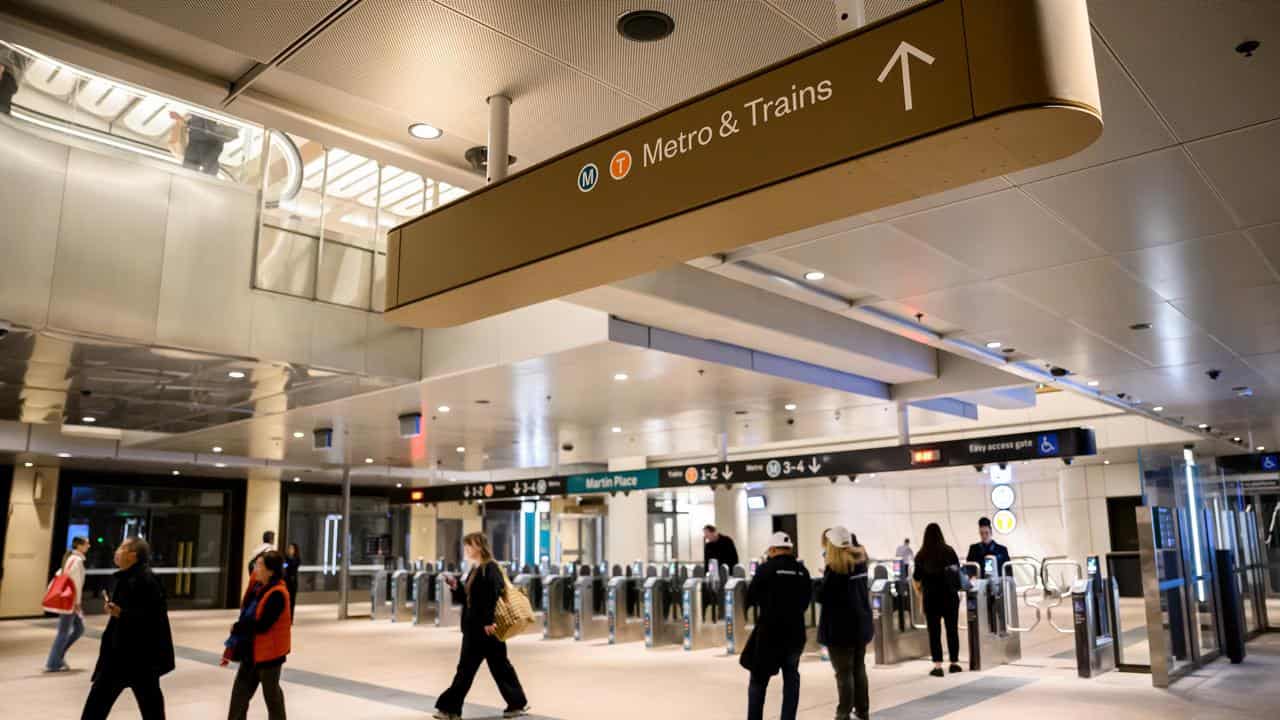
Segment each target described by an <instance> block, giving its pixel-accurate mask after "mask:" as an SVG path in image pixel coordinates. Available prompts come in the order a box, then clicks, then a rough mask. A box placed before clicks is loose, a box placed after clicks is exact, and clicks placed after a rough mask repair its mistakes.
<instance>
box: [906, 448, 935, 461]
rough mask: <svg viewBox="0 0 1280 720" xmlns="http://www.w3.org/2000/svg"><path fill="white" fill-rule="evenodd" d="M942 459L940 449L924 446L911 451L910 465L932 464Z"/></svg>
mask: <svg viewBox="0 0 1280 720" xmlns="http://www.w3.org/2000/svg"><path fill="white" fill-rule="evenodd" d="M941 459H942V451H941V450H939V449H938V448H924V449H921V450H912V451H911V464H912V465H932V464H933V463H936V462H938V461H939V460H941Z"/></svg>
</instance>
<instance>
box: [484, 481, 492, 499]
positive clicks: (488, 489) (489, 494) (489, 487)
mask: <svg viewBox="0 0 1280 720" xmlns="http://www.w3.org/2000/svg"><path fill="white" fill-rule="evenodd" d="M484 496H485V497H487V498H491V497H493V485H489V484H486V485H485V486H484Z"/></svg>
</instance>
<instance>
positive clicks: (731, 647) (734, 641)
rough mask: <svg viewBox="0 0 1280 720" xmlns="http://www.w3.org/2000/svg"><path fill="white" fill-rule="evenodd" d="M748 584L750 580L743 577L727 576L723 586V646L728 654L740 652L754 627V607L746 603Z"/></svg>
mask: <svg viewBox="0 0 1280 720" xmlns="http://www.w3.org/2000/svg"><path fill="white" fill-rule="evenodd" d="M738 567H742V566H741V565H739V566H738ZM750 586H751V581H750V580H748V579H746V578H743V577H732V578H729V582H728V583H726V584H725V586H724V646H725V651H726V652H727V653H728V654H729V655H739V654H741V653H742V647H743V646H744V645H746V644H747V638H749V637H751V631H752V629H754V628H755V620H756V609H755V608H754V607H751V606H750V605H748V604H747V589H748V588H749V587H750Z"/></svg>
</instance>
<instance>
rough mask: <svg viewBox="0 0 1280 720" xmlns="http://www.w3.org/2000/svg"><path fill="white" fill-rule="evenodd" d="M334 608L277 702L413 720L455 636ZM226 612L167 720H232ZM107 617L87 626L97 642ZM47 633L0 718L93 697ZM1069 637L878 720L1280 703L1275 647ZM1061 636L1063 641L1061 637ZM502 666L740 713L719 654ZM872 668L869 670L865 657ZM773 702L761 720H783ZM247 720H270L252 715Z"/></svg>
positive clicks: (901, 677)
mask: <svg viewBox="0 0 1280 720" xmlns="http://www.w3.org/2000/svg"><path fill="white" fill-rule="evenodd" d="M333 614H334V610H333V608H332V607H331V606H328V607H325V606H312V607H303V608H299V617H298V625H297V627H296V630H295V637H294V654H293V655H292V656H290V659H289V662H288V664H287V666H286V667H287V671H288V672H287V673H286V677H285V680H286V683H285V693H286V696H287V699H288V705H289V713H290V716H291V717H293V718H295V719H296V718H317V719H320V718H323V719H325V720H328V719H329V718H335V719H342V720H363V719H364V718H370V719H372V718H379V719H386V720H395V719H398V718H422V717H425V716H427V715H428V714H429V709H430V707H431V705H432V703H433V702H434V698H435V696H436V694H438V693H439V692H440V691H441V690H442V689H443V688H444V687H445V686H446V685H447V684H448V682H449V678H450V676H451V675H452V671H453V665H454V663H455V662H456V660H457V649H458V640H459V635H458V633H457V632H456V631H449V630H443V629H437V628H419V627H413V626H408V625H394V626H393V625H391V624H390V623H386V622H379V623H374V622H372V621H369V620H350V621H347V622H342V623H340V622H337V621H335V620H333V619H332V618H333ZM231 619H232V613H230V612H225V611H218V612H186V613H174V614H173V616H172V620H173V627H174V634H175V641H176V642H177V644H178V645H179V646H180V647H181V648H182V649H181V650H180V651H179V659H178V669H177V670H176V671H175V672H173V673H172V674H170V675H168V676H167V677H165V679H164V680H163V683H162V684H163V687H164V691H165V694H166V697H167V698H168V709H169V717H171V718H179V719H181V720H206V719H207V720H212V719H214V718H219V719H220V718H223V717H225V716H226V702H227V697H228V693H229V692H230V688H231V680H232V672H231V671H230V670H227V669H221V668H218V667H217V666H216V658H217V655H218V653H219V651H220V648H221V642H222V639H223V637H224V635H225V631H226V629H227V627H228V625H229V624H230V622H231ZM101 624H102V622H101V620H92V621H91V622H90V627H91V629H93V628H100V627H101ZM52 638H53V626H52V623H51V622H49V621H10V622H4V623H0V720H9V719H11V718H12V719H15V720H16V719H21V720H27V719H28V718H34V717H40V718H75V717H78V716H79V712H80V706H81V703H82V702H83V700H84V696H85V693H86V691H87V688H88V683H89V677H88V672H86V671H85V670H83V669H85V668H89V667H91V666H92V663H93V660H94V658H95V656H96V653H97V648H98V642H97V640H96V638H95V637H94V636H93V634H92V633H91V634H90V635H89V636H86V637H85V638H84V639H83V640H81V641H80V643H78V644H77V645H76V647H75V648H73V649H72V651H71V654H70V656H69V662H70V664H71V665H72V667H74V668H79V669H81V670H78V671H76V672H73V673H69V674H63V675H52V676H46V675H42V674H41V673H40V667H41V665H42V662H43V659H44V656H45V653H46V652H47V650H48V645H49V642H50V641H51V640H52ZM1063 639H1064V638H1054V637H1052V636H1051V635H1043V636H1042V635H1041V634H1037V635H1036V636H1035V638H1029V642H1028V643H1027V645H1026V646H1025V647H1024V652H1023V655H1024V659H1023V661H1022V662H1020V663H1019V664H1017V665H1012V666H1003V667H999V668H996V669H993V670H990V671H986V672H982V673H964V674H961V675H956V676H949V677H947V678H944V679H934V678H929V677H927V676H926V675H925V673H926V672H927V671H928V665H927V664H926V663H922V662H912V663H906V664H904V665H900V666H896V667H892V668H884V669H882V668H874V669H872V670H871V673H870V675H871V688H872V689H871V699H872V712H873V715H874V716H876V717H879V718H885V719H886V720H924V719H925V718H935V717H944V716H945V717H947V718H954V719H956V720H966V719H967V718H974V719H975V720H976V719H978V718H982V719H983V720H989V718H991V717H1034V718H1035V719H1036V720H1057V719H1058V718H1062V719H1063V720H1067V719H1068V718H1071V719H1073V720H1074V719H1076V718H1082V717H1084V718H1111V717H1123V718H1126V719H1128V718H1133V719H1141V718H1153V719H1154V718H1159V719H1160V720H1178V719H1180V718H1188V719H1190V718H1196V719H1197V720H1202V719H1205V720H1209V719H1214V718H1233V719H1238V718H1274V717H1276V714H1275V708H1276V707H1278V706H1280V683H1276V682H1275V681H1274V678H1276V677H1278V676H1280V635H1272V636H1267V637H1264V638H1262V639H1260V640H1258V641H1255V642H1254V643H1251V644H1250V646H1249V657H1248V658H1247V659H1246V661H1245V663H1244V664H1243V665H1241V666H1231V665H1229V664H1227V663H1226V662H1225V661H1219V662H1217V663H1214V664H1212V665H1210V666H1209V667H1207V668H1204V669H1202V670H1201V671H1199V672H1197V673H1196V674H1195V675H1193V676H1191V677H1188V678H1185V679H1183V680H1181V681H1179V682H1178V683H1176V684H1175V685H1174V687H1173V689H1172V690H1169V691H1161V690H1155V689H1153V688H1152V687H1151V682H1150V678H1149V677H1148V676H1144V675H1131V674H1120V673H1107V674H1105V675H1103V676H1101V677H1099V678H1096V679H1093V680H1081V679H1079V678H1077V677H1075V673H1074V670H1072V669H1071V663H1070V662H1069V661H1064V660H1063V659H1062V658H1059V659H1054V658H1053V655H1055V654H1060V653H1061V651H1062V650H1063V649H1064V648H1066V647H1069V645H1063ZM1067 639H1069V638H1067ZM511 654H512V658H513V660H514V662H515V663H516V666H517V669H518V670H519V672H520V675H521V678H522V680H523V681H524V684H525V688H526V690H527V691H528V694H529V696H530V699H531V701H532V703H533V705H534V709H535V712H536V714H537V716H538V717H542V718H560V719H563V720H578V719H586V718H611V719H612V718H617V719H618V720H630V719H631V718H635V719H636V720H639V719H640V718H645V719H646V720H648V719H650V718H654V717H666V718H675V717H696V718H699V720H729V719H730V718H735V719H736V718H741V717H742V716H743V715H744V714H745V712H744V711H745V701H746V674H745V672H744V671H742V669H741V668H739V667H738V665H737V663H736V662H735V660H734V659H733V658H729V657H725V656H723V655H722V654H721V652H720V651H717V650H703V651H699V652H694V653H686V652H683V651H681V650H679V649H662V650H649V651H646V650H645V649H644V648H643V647H641V646H640V645H639V644H638V643H631V644H628V645H623V646H614V647H609V646H608V645H607V644H605V643H603V642H589V643H574V642H573V641H572V640H556V641H549V642H544V641H543V640H541V639H540V638H539V637H538V636H535V635H529V636H525V637H522V638H519V639H518V640H516V641H514V642H513V643H512V650H511ZM868 660H870V657H868ZM829 667H830V666H829V665H827V664H825V663H823V662H821V661H819V660H818V659H817V658H816V657H810V658H806V660H805V662H804V663H803V665H802V668H801V670H802V675H803V696H802V700H801V713H800V717H801V718H803V719H804V720H818V719H823V718H829V717H831V716H832V715H833V714H834V707H835V687H834V684H833V682H832V680H831V676H830V669H829ZM778 694H779V693H778V689H777V688H775V689H774V693H773V696H772V697H771V698H770V706H769V713H768V714H769V715H770V716H772V717H775V718H776V717H777V713H778V708H777V702H778V697H777V695H778ZM470 700H471V702H473V703H475V707H469V708H468V712H467V717H468V718H492V717H495V716H497V714H498V713H497V712H496V710H495V709H496V708H500V707H501V699H500V698H499V697H498V694H497V691H496V689H495V688H494V686H493V683H492V681H491V680H490V679H489V678H488V677H487V676H485V675H484V673H483V671H482V675H481V677H480V678H479V679H478V681H477V683H476V686H475V689H474V690H473V692H472V696H471V698H470ZM113 717H120V718H128V717H137V710H136V708H135V706H134V704H133V700H132V699H131V698H129V697H128V696H127V695H126V696H124V697H122V698H121V701H120V703H119V704H118V705H117V709H116V712H115V714H114V715H113ZM250 717H254V718H264V717H266V712H265V710H264V709H263V707H262V706H261V703H257V704H255V706H254V708H253V711H252V712H251V714H250Z"/></svg>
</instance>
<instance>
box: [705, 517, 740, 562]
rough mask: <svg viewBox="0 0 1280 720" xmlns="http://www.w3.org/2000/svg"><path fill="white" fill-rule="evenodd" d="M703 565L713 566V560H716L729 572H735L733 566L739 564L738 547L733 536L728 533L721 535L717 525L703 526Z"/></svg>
mask: <svg viewBox="0 0 1280 720" xmlns="http://www.w3.org/2000/svg"><path fill="white" fill-rule="evenodd" d="M702 539H703V541H704V543H705V544H704V545H703V546H702V557H703V561H702V565H703V567H704V568H710V567H711V561H712V560H715V561H716V562H718V563H719V564H720V567H722V568H724V569H725V570H727V571H728V572H730V573H732V572H733V566H734V565H737V564H738V547H737V546H736V545H734V544H733V538H731V537H729V536H728V535H721V534H720V532H719V531H718V530H716V526H715V525H707V526H706V527H704V528H702Z"/></svg>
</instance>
